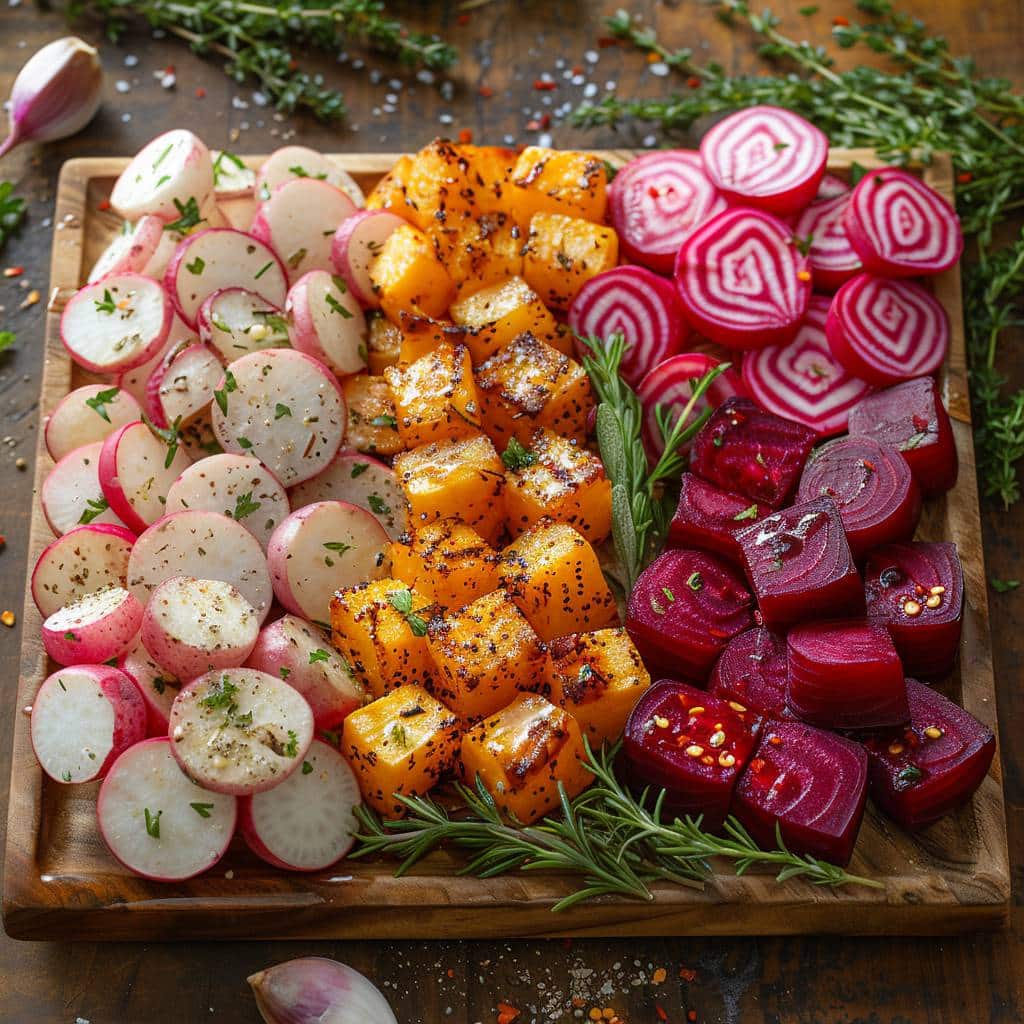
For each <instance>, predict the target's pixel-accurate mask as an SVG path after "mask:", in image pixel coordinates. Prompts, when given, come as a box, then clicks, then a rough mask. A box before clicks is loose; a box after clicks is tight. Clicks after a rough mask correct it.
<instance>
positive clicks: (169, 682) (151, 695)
mask: <svg viewBox="0 0 1024 1024" xmlns="http://www.w3.org/2000/svg"><path fill="white" fill-rule="evenodd" d="M117 667H118V668H119V669H120V670H121V671H122V672H123V673H124V674H125V675H126V676H128V678H129V679H131V681H132V682H133V683H134V684H135V685H136V686H137V687H138V689H139V693H141V694H142V699H143V700H144V701H145V702H146V734H147V735H148V736H166V735H167V720H168V716H169V715H170V713H171V704H173V703H174V698H175V697H177V696H178V691H179V690H180V689H181V680H179V679H178V678H177V677H176V676H173V675H171V673H170V672H168V671H167V669H165V668H164V667H163V666H162V665H158V664H157V663H156V662H155V661H154V660H153V659H152V658H151V657H150V655H149V651H147V650H146V648H145V647H143V646H142V641H141V640H136V642H135V645H134V646H133V647H131V648H130V649H129V650H127V651H125V652H124V654H122V655H121V657H120V658H118V659H117Z"/></svg>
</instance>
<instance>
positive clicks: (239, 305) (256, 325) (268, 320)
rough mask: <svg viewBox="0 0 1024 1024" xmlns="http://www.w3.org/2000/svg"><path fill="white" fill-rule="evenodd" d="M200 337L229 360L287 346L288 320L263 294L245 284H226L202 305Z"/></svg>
mask: <svg viewBox="0 0 1024 1024" xmlns="http://www.w3.org/2000/svg"><path fill="white" fill-rule="evenodd" d="M196 323H197V325H198V328H199V337H200V338H201V339H202V340H203V341H205V342H206V344H208V345H209V346H210V347H211V348H212V349H213V350H214V351H215V352H216V353H217V355H218V356H220V358H221V359H222V360H223V361H224V362H225V363H230V362H233V361H234V360H235V359H239V358H241V357H242V356H244V355H246V354H247V353H249V352H260V351H262V350H263V349H265V348H287V347H288V346H289V344H291V342H290V341H289V338H288V321H287V320H285V318H284V313H283V312H282V310H280V309H279V308H278V307H277V306H275V305H274V304H273V303H270V302H267V300H266V299H265V298H263V296H262V295H257V294H256V293H255V292H250V291H247V290H246V289H245V288H222V289H221V290H220V291H219V292H214V293H213V294H212V295H210V296H209V297H208V298H207V299H206V301H205V302H204V303H203V304H202V305H201V306H200V307H199V313H198V314H197V316H196Z"/></svg>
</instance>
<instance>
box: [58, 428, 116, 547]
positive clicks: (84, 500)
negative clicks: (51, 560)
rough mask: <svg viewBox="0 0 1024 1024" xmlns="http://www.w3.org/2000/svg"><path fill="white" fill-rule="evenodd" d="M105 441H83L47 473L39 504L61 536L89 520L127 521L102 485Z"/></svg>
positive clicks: (95, 521) (93, 521) (92, 521)
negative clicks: (123, 518) (101, 462)
mask: <svg viewBox="0 0 1024 1024" xmlns="http://www.w3.org/2000/svg"><path fill="white" fill-rule="evenodd" d="M102 450H103V442H101V441H95V442H93V443H92V444H83V445H82V447H81V448H76V449H75V450H74V451H73V452H71V453H70V454H68V455H65V456H64V458H63V459H61V460H60V462H58V463H57V465H56V466H54V467H53V469H51V470H50V472H49V473H48V474H47V475H46V479H45V480H44V481H43V486H42V487H41V488H40V491H39V504H40V505H41V506H42V509H43V516H44V517H45V518H46V523H47V525H48V526H49V527H50V529H51V530H53V532H54V533H55V534H57V536H58V537H59V536H60V535H61V534H65V533H67V532H68V531H70V530H73V529H74V528H75V527H76V526H82V525H86V524H88V523H114V524H116V525H117V526H121V527H123V526H124V525H125V524H124V523H123V522H121V520H120V519H119V518H118V516H117V513H116V512H114V510H113V509H112V508H111V507H110V503H109V502H108V501H107V499H106V498H105V497H104V495H103V488H102V487H100V452H101V451H102Z"/></svg>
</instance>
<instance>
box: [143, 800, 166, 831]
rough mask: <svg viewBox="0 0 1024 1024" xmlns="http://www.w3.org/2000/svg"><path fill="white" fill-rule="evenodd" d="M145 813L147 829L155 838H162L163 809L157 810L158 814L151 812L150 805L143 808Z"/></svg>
mask: <svg viewBox="0 0 1024 1024" xmlns="http://www.w3.org/2000/svg"><path fill="white" fill-rule="evenodd" d="M143 813H144V814H145V815H146V831H147V832H148V833H149V834H150V835H151V836H152V837H153V838H154V839H159V838H160V815H162V814H163V813H164V812H163V811H157V812H156V814H151V813H150V810H149V808H148V807H144V808H143Z"/></svg>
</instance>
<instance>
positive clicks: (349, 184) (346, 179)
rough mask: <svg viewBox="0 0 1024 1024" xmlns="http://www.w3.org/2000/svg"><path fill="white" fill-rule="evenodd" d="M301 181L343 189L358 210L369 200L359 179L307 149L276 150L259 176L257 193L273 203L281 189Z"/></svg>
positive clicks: (264, 162)
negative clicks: (289, 183) (271, 197)
mask: <svg viewBox="0 0 1024 1024" xmlns="http://www.w3.org/2000/svg"><path fill="white" fill-rule="evenodd" d="M300 178H312V179H314V180H315V181H324V182H326V183H327V184H328V185H333V186H334V187H335V188H339V189H341V191H342V192H344V193H345V194H346V195H347V196H348V197H349V199H351V200H352V202H353V203H355V205H356V206H362V205H363V204H364V203H365V202H366V200H365V199H364V197H363V190H362V189H361V188H360V187H359V185H358V184H357V183H356V180H355V178H353V177H352V175H351V174H349V173H348V171H346V170H345V169H344V168H342V167H340V166H339V165H338V164H337V163H335V162H334V161H333V160H332V159H331V158H330V157H329V156H324V154H323V153H319V152H317V151H316V150H315V149H309V148H308V147H307V146H282V147H281V148H280V149H277V150H274V152H273V153H271V154H270V156H268V157H267V159H266V160H264V161H263V164H262V166H261V167H260V169H259V170H258V171H257V172H256V192H257V194H258V195H259V198H260V199H269V198H270V196H271V195H272V194H273V192H274V190H275V189H276V188H277V187H278V186H279V185H284V184H285V183H286V182H289V181H296V180H298V179H300Z"/></svg>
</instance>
